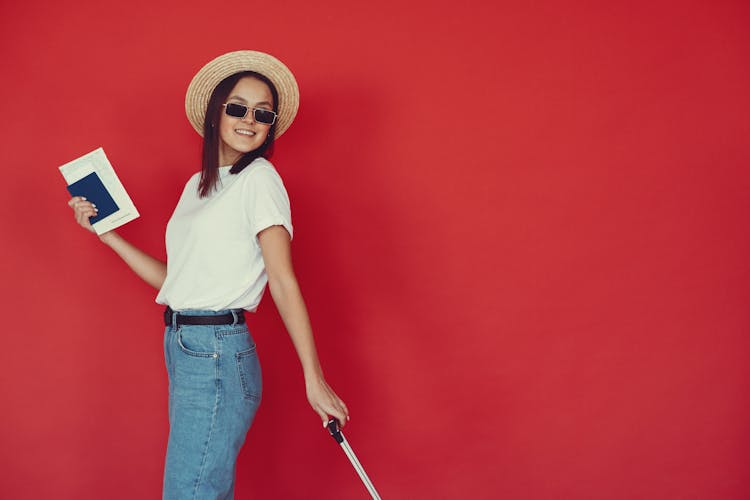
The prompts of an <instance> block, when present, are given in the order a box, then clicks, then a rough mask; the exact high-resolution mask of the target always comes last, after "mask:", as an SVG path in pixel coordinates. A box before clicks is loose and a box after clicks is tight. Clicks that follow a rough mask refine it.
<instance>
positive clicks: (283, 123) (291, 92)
mask: <svg viewBox="0 0 750 500" xmlns="http://www.w3.org/2000/svg"><path fill="white" fill-rule="evenodd" d="M242 71H255V72H256V73H260V74H261V75H263V76H265V77H267V78H268V79H269V80H271V82H272V83H273V84H274V86H275V87H276V91H277V92H278V94H279V102H278V115H279V116H278V118H277V119H276V137H277V138H278V137H280V136H281V134H283V133H284V132H285V131H286V129H288V128H289V125H291V124H292V121H294V117H295V116H296V115H297V109H298V108H299V87H298V86H297V81H296V80H295V79H294V75H293V74H292V72H291V71H289V68H287V67H286V66H285V65H284V63H282V62H281V61H279V60H278V59H276V58H275V57H273V56H271V55H269V54H264V53H263V52H257V51H254V50H238V51H235V52H228V53H226V54H224V55H222V56H219V57H217V58H216V59H214V60H213V61H211V62H209V63H208V64H206V65H205V66H203V67H202V68H201V69H200V71H198V73H196V75H195V76H194V77H193V80H192V81H191V82H190V85H188V90H187V95H186V96H185V112H186V113H187V117H188V120H190V124H191V125H192V126H193V128H194V129H195V131H196V132H198V134H200V135H201V136H203V121H204V118H205V116H206V108H207V107H208V100H209V99H210V98H211V94H212V93H213V91H214V89H215V88H216V86H217V85H218V84H219V83H220V82H221V81H222V80H223V79H225V78H226V77H228V76H230V75H233V74H235V73H240V72H242Z"/></svg>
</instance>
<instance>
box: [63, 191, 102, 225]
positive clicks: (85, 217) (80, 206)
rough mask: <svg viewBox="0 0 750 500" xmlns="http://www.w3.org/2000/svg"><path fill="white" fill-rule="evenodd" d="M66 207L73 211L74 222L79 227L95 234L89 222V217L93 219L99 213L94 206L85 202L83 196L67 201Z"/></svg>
mask: <svg viewBox="0 0 750 500" xmlns="http://www.w3.org/2000/svg"><path fill="white" fill-rule="evenodd" d="M68 206H69V207H70V208H72V209H73V215H74V216H75V218H76V222H78V224H80V226H81V227H83V228H84V229H88V230H89V231H91V232H92V233H95V232H96V231H94V226H92V225H91V222H89V217H94V216H95V215H96V214H97V213H98V212H99V210H98V209H97V208H96V205H94V204H93V203H91V202H90V201H88V200H86V198H84V197H83V196H74V197H73V198H71V199H70V201H68Z"/></svg>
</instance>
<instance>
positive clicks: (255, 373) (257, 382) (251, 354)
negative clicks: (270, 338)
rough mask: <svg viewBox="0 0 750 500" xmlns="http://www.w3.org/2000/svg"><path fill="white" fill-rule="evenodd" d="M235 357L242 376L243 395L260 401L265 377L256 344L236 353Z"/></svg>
mask: <svg viewBox="0 0 750 500" xmlns="http://www.w3.org/2000/svg"><path fill="white" fill-rule="evenodd" d="M234 357H235V359H236V360H237V371H238V373H239V377H240V386H241V387H242V395H243V396H244V397H245V399H252V400H254V401H260V398H261V395H262V393H263V379H262V376H261V371H260V361H259V360H258V353H257V352H256V350H255V346H254V345H253V346H252V347H251V348H250V349H247V350H245V351H240V352H238V353H236V354H235V355H234Z"/></svg>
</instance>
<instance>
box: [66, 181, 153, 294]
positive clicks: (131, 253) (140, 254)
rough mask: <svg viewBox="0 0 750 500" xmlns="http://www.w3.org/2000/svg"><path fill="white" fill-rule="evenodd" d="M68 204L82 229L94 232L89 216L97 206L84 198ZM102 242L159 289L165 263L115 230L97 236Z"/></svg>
mask: <svg viewBox="0 0 750 500" xmlns="http://www.w3.org/2000/svg"><path fill="white" fill-rule="evenodd" d="M68 206H70V208H72V209H73V212H74V214H75V218H76V221H77V222H78V224H80V225H81V227H83V228H84V229H87V230H89V231H91V232H92V233H94V232H95V231H94V228H93V226H92V225H91V223H90V222H89V217H93V216H94V215H96V212H97V208H96V207H95V206H94V205H93V203H91V202H89V201H86V199H85V198H82V197H80V196H76V197H74V198H71V200H70V201H69V202H68ZM99 239H100V240H101V242H102V243H104V244H106V245H107V246H109V247H110V248H111V249H112V250H114V251H115V253H117V255H119V256H120V257H121V258H122V260H124V261H125V263H126V264H127V265H128V267H130V269H132V270H133V272H134V273H135V274H137V275H138V276H139V277H140V278H141V279H142V280H143V281H145V282H146V283H148V284H149V285H151V286H152V287H154V288H156V289H157V290H159V289H160V288H161V286H162V285H163V284H164V280H165V279H166V277H167V264H166V263H164V262H162V261H160V260H158V259H155V258H154V257H152V256H150V255H149V254H147V253H146V252H144V251H142V250H141V249H139V248H137V247H135V246H134V245H133V244H131V243H130V242H128V241H127V240H125V238H123V237H122V236H120V235H119V234H117V233H116V232H115V231H108V232H106V233H104V234H102V235H100V236H99Z"/></svg>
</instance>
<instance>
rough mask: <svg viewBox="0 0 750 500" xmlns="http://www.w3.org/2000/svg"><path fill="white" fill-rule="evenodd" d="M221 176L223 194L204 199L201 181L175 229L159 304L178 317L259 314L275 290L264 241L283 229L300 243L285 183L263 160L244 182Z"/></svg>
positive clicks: (188, 191) (176, 216) (171, 226)
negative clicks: (186, 313)
mask: <svg viewBox="0 0 750 500" xmlns="http://www.w3.org/2000/svg"><path fill="white" fill-rule="evenodd" d="M230 168H231V167H221V168H219V181H218V182H217V189H216V190H215V191H214V192H213V193H211V194H210V195H209V196H207V197H206V198H199V197H198V182H199V180H200V172H199V173H196V174H195V175H193V176H192V177H191V178H190V180H189V181H188V182H187V184H186V185H185V190H184V191H183V193H182V196H181V197H180V201H179V202H178V203H177V207H176V208H175V210H174V213H173V214H172V218H171V219H170V220H169V223H168V224H167V233H166V243H167V278H166V280H165V281H164V285H162V287H161V290H160V291H159V294H158V295H157V296H156V302H157V303H159V304H164V305H168V306H170V307H171V308H172V309H174V310H175V311H182V310H185V309H203V310H210V311H218V310H221V309H246V310H248V311H251V312H252V311H255V310H256V309H257V308H258V304H259V303H260V299H261V297H262V296H263V292H264V290H265V287H266V283H267V282H268V277H267V276H266V269H265V264H264V263H263V256H262V254H261V249H260V245H259V242H258V233H259V232H261V231H262V230H263V229H266V228H267V227H270V226H274V225H281V226H284V227H285V228H286V230H287V231H288V232H289V236H290V237H291V236H292V234H293V233H292V222H291V220H292V215H291V208H290V206H289V196H288V195H287V192H286V189H285V188H284V183H283V182H282V180H281V177H280V176H279V174H278V172H276V169H275V168H274V167H273V165H272V164H271V163H270V162H269V161H268V160H266V159H265V158H258V159H256V160H255V161H253V162H252V163H251V164H250V165H248V166H247V167H245V169H244V170H242V172H240V173H239V174H234V175H233V174H230V173H229V169H230Z"/></svg>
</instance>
